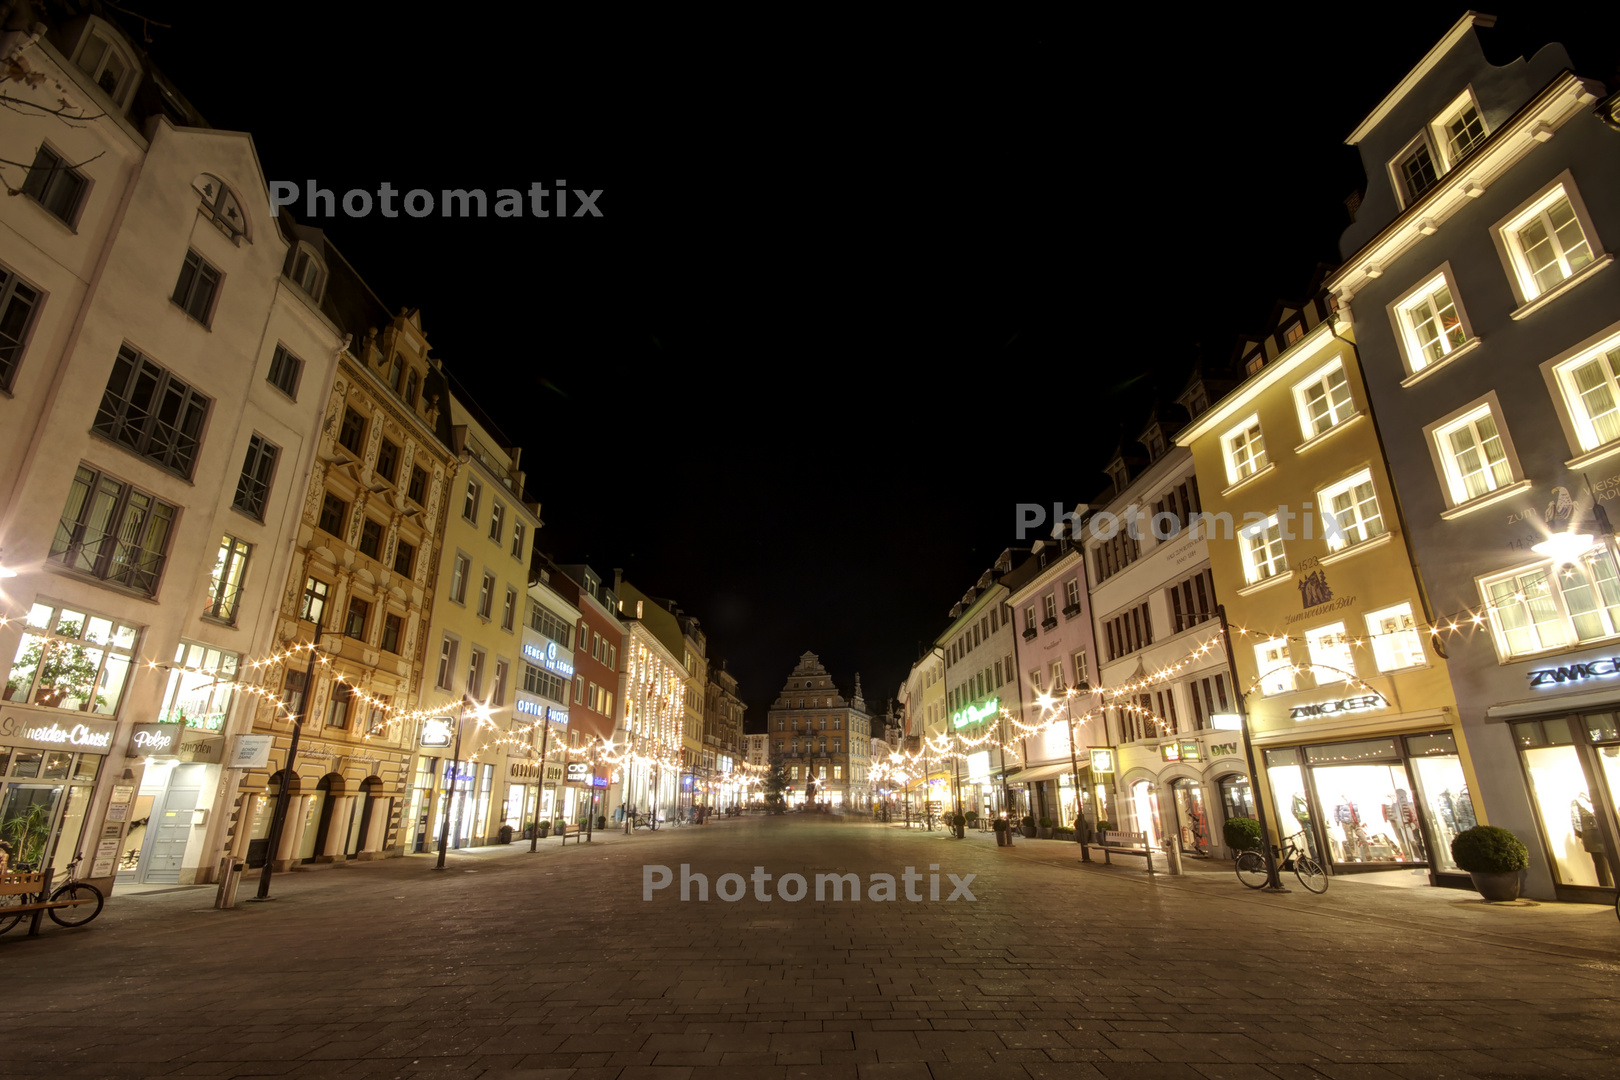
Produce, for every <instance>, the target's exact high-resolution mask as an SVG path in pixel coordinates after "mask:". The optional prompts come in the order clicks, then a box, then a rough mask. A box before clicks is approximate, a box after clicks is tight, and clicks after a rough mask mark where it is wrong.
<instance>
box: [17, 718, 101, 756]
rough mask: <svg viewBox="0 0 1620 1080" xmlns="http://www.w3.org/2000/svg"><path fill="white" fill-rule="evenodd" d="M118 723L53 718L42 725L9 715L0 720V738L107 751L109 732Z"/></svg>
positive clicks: (35, 744) (32, 743) (48, 745)
mask: <svg viewBox="0 0 1620 1080" xmlns="http://www.w3.org/2000/svg"><path fill="white" fill-rule="evenodd" d="M117 727H118V724H117V723H116V722H115V721H112V720H74V721H72V722H71V723H62V722H60V721H57V720H55V719H51V720H46V721H44V722H43V723H40V722H38V721H36V720H35V719H34V718H32V717H24V716H21V715H19V714H16V713H13V714H11V715H9V716H4V717H0V739H6V740H7V741H16V742H22V743H26V744H30V745H33V746H42V747H45V748H46V749H54V748H56V747H59V746H71V747H74V748H75V749H78V750H101V751H106V750H111V749H112V744H113V732H114V731H115V730H116V729H117Z"/></svg>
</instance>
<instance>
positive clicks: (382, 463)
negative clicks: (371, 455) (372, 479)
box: [375, 439, 399, 484]
mask: <svg viewBox="0 0 1620 1080" xmlns="http://www.w3.org/2000/svg"><path fill="white" fill-rule="evenodd" d="M375 472H376V474H377V475H378V476H380V477H382V478H383V479H384V480H386V481H388V482H389V483H390V484H392V483H393V482H394V477H395V476H396V475H398V473H399V447H398V446H397V445H395V444H394V443H392V442H389V441H388V440H387V439H384V440H382V442H381V444H380V445H379V446H378V447H377V468H376V470H375Z"/></svg>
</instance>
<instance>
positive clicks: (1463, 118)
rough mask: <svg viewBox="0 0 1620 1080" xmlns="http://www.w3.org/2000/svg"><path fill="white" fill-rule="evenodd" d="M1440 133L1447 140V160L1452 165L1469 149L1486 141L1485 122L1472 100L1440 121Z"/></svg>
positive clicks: (1465, 154)
mask: <svg viewBox="0 0 1620 1080" xmlns="http://www.w3.org/2000/svg"><path fill="white" fill-rule="evenodd" d="M1440 134H1441V135H1442V136H1444V138H1445V140H1446V161H1447V163H1449V164H1451V165H1456V164H1457V162H1459V161H1461V160H1462V159H1463V158H1464V157H1466V156H1467V154H1468V151H1470V150H1472V149H1473V148H1474V147H1476V146H1478V145H1479V144H1480V143H1482V142H1484V141H1485V122H1484V121H1483V120H1481V119H1480V118H1479V109H1478V108H1476V107H1475V105H1474V103H1473V101H1472V100H1470V101H1469V102H1468V103H1467V104H1465V105H1464V106H1463V107H1462V108H1461V109H1459V110H1457V112H1456V113H1454V114H1453V115H1452V116H1451V117H1449V118H1448V119H1446V120H1442V121H1441V122H1440Z"/></svg>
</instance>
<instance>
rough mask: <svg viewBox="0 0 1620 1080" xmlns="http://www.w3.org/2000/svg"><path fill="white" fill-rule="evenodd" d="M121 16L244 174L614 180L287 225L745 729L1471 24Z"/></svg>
mask: <svg viewBox="0 0 1620 1080" xmlns="http://www.w3.org/2000/svg"><path fill="white" fill-rule="evenodd" d="M138 10H139V11H140V12H141V14H143V15H146V16H148V17H149V18H151V19H153V20H156V21H158V22H165V23H170V24H172V28H170V29H163V28H160V27H157V26H153V27H152V28H151V31H150V33H151V38H152V41H151V43H150V44H149V45H148V48H149V49H150V51H151V53H152V55H153V58H154V60H155V62H156V63H157V64H158V65H159V66H160V67H162V68H163V69H164V70H165V71H166V72H167V73H168V74H169V75H170V76H171V77H172V78H173V80H174V81H175V82H176V83H177V84H178V85H179V87H180V89H181V90H182V91H183V92H184V93H185V94H186V95H187V96H188V97H190V98H191V99H192V101H193V103H194V104H195V105H196V106H197V107H198V108H199V109H200V110H201V112H202V113H203V115H204V116H206V117H207V118H208V120H209V122H210V123H211V124H212V125H214V126H216V127H220V128H228V129H235V130H245V131H249V132H251V133H252V134H253V137H254V141H255V144H256V145H257V148H258V152H259V157H260V160H261V161H262V163H263V165H264V168H265V171H266V173H267V175H268V177H269V178H270V179H274V180H292V181H296V182H298V183H299V184H300V186H302V185H303V183H304V182H305V181H306V180H307V179H309V178H311V177H313V178H315V179H316V180H318V181H319V183H320V185H321V186H322V187H325V188H331V189H333V190H334V192H335V193H336V194H337V195H338V196H339V197H341V195H342V193H343V192H344V191H345V190H346V189H349V188H363V189H366V190H368V191H372V192H375V191H376V190H377V188H378V186H379V184H380V183H381V182H382V181H385V180H386V181H389V182H390V183H392V184H393V185H394V186H395V187H396V188H399V189H401V190H403V189H408V188H417V187H420V188H426V189H429V190H432V191H434V192H435V193H437V191H438V190H440V189H442V188H445V187H463V188H475V187H481V188H485V189H486V190H487V191H489V192H490V194H491V197H492V198H493V194H494V191H495V189H497V188H519V189H524V190H527V189H528V187H529V186H530V184H531V183H533V182H535V181H540V182H543V183H544V184H545V185H546V187H548V188H551V187H554V186H555V182H556V181H558V180H566V181H567V187H569V188H570V189H575V188H582V189H585V190H591V189H595V188H601V189H602V191H603V194H602V195H601V197H600V199H599V200H598V203H597V205H598V207H599V208H600V209H601V211H602V213H603V217H601V218H599V219H598V218H573V217H570V218H567V219H559V218H557V217H555V216H553V217H551V218H547V219H544V220H541V219H536V218H533V217H525V218H522V219H511V220H503V219H498V218H495V217H493V216H491V217H489V218H487V219H484V220H477V219H459V218H452V219H444V218H441V217H439V216H437V209H436V211H435V215H434V216H433V217H430V218H425V219H422V220H414V219H411V218H409V217H406V216H403V215H401V216H400V217H398V218H394V219H384V218H382V217H381V216H380V214H378V213H377V212H376V211H375V210H374V211H373V213H372V215H371V216H370V217H369V218H366V219H364V220H352V219H349V218H347V217H344V216H342V214H341V211H340V212H339V216H338V217H337V218H336V219H313V218H308V217H306V216H304V215H300V217H301V219H302V220H304V221H305V222H306V223H307V224H312V225H317V226H321V227H323V228H326V229H327V231H328V235H329V237H330V238H331V239H332V240H333V241H334V242H335V243H336V245H337V246H338V247H339V248H340V249H341V250H342V251H343V252H344V253H345V254H346V255H347V257H348V258H349V259H350V261H351V262H352V263H353V264H354V265H355V266H356V268H357V269H358V270H359V271H360V273H361V274H362V275H363V276H364V277H365V278H366V279H367V280H368V281H369V283H370V284H371V286H372V288H373V289H374V290H375V291H376V292H377V294H378V295H379V296H380V297H381V298H382V300H383V301H384V303H386V304H387V305H389V306H390V307H391V308H394V309H396V310H397V309H398V308H399V307H401V306H407V305H408V306H412V307H420V308H421V309H422V321H423V325H424V327H425V328H426V330H427V333H428V336H429V339H430V340H431V341H432V343H433V345H434V348H435V353H436V355H438V356H440V357H442V358H443V360H444V362H445V364H446V366H447V367H448V368H449V369H450V370H451V371H452V372H453V373H454V374H455V376H456V377H457V378H458V379H459V380H460V381H461V382H462V383H463V384H464V385H465V386H466V387H467V388H468V389H469V390H470V391H471V392H472V394H473V396H474V397H475V398H476V399H477V400H478V402H479V404H480V405H481V406H482V407H483V408H484V410H485V411H486V412H487V413H489V414H490V415H491V416H492V417H493V418H494V419H495V421H496V422H497V423H498V424H499V425H500V427H501V428H502V429H503V430H504V433H505V434H506V435H507V436H508V437H509V438H510V439H511V440H512V441H513V442H516V443H517V444H519V445H521V446H522V447H523V448H524V457H523V464H524V466H525V468H526V469H527V471H528V475H529V481H528V484H529V493H530V495H531V497H533V498H537V499H539V500H540V501H541V502H542V504H543V516H544V518H545V521H546V525H545V528H544V530H543V531H542V532H541V534H540V537H539V541H538V542H539V543H540V545H541V547H542V549H543V550H545V551H547V552H549V553H550V554H551V555H552V556H553V557H554V558H555V559H556V560H557V561H559V562H578V561H588V562H590V563H591V564H592V565H593V566H594V567H595V568H596V569H597V570H598V571H600V572H601V573H603V574H604V575H606V576H610V575H611V574H612V571H613V569H614V568H615V567H622V568H624V570H625V573H626V576H627V577H629V578H630V579H631V580H633V581H634V582H635V583H636V584H637V585H638V586H639V587H641V588H642V589H644V590H645V591H647V592H649V593H652V594H653V595H658V596H668V597H672V598H674V599H675V600H676V601H677V602H678V603H680V604H681V606H682V607H683V608H685V609H686V610H687V611H689V612H691V613H693V614H695V615H697V616H698V617H699V618H700V619H702V621H703V625H704V627H705V629H706V631H707V633H708V635H709V651H710V656H711V659H712V658H719V657H723V658H725V659H726V661H727V664H728V667H729V669H730V670H731V671H732V672H733V673H734V674H735V675H737V676H738V678H739V679H740V680H741V682H742V689H743V695H744V699H745V700H746V701H747V702H748V704H749V714H748V715H749V720H750V727H757V726H760V725H762V724H763V721H764V711H765V709H766V707H767V706H768V703H769V701H770V700H771V699H772V698H773V697H774V695H775V692H776V691H777V689H779V688H780V686H781V685H782V683H783V681H784V680H785V679H786V677H787V674H788V672H789V670H790V669H791V668H792V666H793V664H794V662H795V660H796V659H797V657H798V656H799V654H800V653H802V652H804V651H805V650H807V649H809V650H814V651H816V652H818V653H820V655H821V657H822V659H823V661H825V662H826V663H827V665H828V667H829V668H830V670H831V671H832V673H833V675H834V676H835V677H836V678H837V679H838V681H839V682H840V684H841V685H842V686H843V687H844V689H845V690H846V692H847V690H848V688H849V684H850V683H851V681H852V677H853V675H854V673H855V672H856V671H857V670H858V671H860V672H861V674H862V678H863V683H864V686H865V690H866V695H867V700H868V703H869V704H870V705H872V706H873V707H881V705H882V704H883V703H884V702H886V701H887V699H888V698H889V697H890V696H891V695H892V694H893V693H894V691H895V688H896V686H897V685H898V683H899V681H900V680H901V679H903V678H904V676H905V674H906V672H907V671H908V670H909V666H910V664H911V662H912V660H913V659H915V658H916V656H917V654H918V649H919V643H921V642H925V641H928V640H930V639H932V638H933V637H934V636H935V635H937V634H938V633H939V632H941V631H942V630H943V628H944V625H945V622H946V613H947V611H948V610H949V608H950V607H951V605H952V604H953V603H954V602H955V601H956V599H957V598H958V597H959V596H961V594H962V593H963V592H964V591H965V590H966V589H967V588H968V586H969V585H970V584H971V583H972V582H973V580H974V579H975V578H977V577H978V575H979V574H980V573H981V572H982V571H983V570H984V569H985V568H986V567H988V566H989V565H990V563H991V562H992V561H993V560H994V559H995V557H996V555H997V553H998V552H1000V551H1001V550H1002V548H1004V547H1007V546H1009V545H1012V544H1015V543H1016V540H1015V533H1014V520H1015V519H1014V505H1015V504H1016V503H1018V502H1042V503H1046V504H1047V505H1048V506H1049V505H1050V504H1051V503H1052V502H1053V501H1054V500H1062V501H1065V502H1067V503H1070V504H1072V503H1074V502H1077V501H1082V500H1085V499H1088V498H1090V497H1092V496H1093V495H1095V494H1096V493H1097V491H1098V489H1099V488H1100V487H1101V486H1102V483H1103V478H1102V477H1101V475H1100V473H1099V471H1098V470H1099V469H1100V467H1101V465H1102V464H1103V460H1104V457H1105V455H1106V454H1107V453H1108V452H1109V451H1110V450H1111V449H1112V447H1113V445H1114V444H1115V442H1116V441H1117V440H1118V439H1119V437H1120V433H1121V429H1122V426H1123V427H1124V428H1125V429H1128V433H1129V434H1130V435H1134V434H1135V433H1136V432H1137V431H1139V430H1140V428H1141V425H1142V423H1143V419H1144V417H1145V416H1146V413H1147V408H1148V406H1149V404H1150V403H1151V400H1152V398H1153V395H1154V394H1155V393H1156V392H1159V393H1163V395H1164V396H1165V397H1167V398H1168V397H1173V396H1174V395H1175V394H1176V393H1177V392H1178V391H1179V390H1180V388H1181V386H1182V384H1183V382H1184V380H1185V378H1186V375H1187V372H1188V371H1189V370H1190V367H1191V365H1192V362H1193V359H1194V357H1195V355H1196V354H1197V351H1198V349H1199V348H1200V347H1202V349H1203V350H1204V352H1205V354H1206V355H1207V356H1208V357H1209V358H1210V359H1212V360H1217V361H1224V360H1225V359H1226V358H1227V356H1228V355H1229V353H1230V350H1231V348H1232V344H1233V340H1234V337H1235V335H1236V334H1238V333H1240V332H1243V331H1246V330H1250V331H1252V330H1254V329H1256V328H1258V327H1259V326H1260V324H1261V323H1262V322H1263V320H1264V318H1265V316H1266V314H1267V313H1268V312H1269V311H1270V309H1271V306H1272V303H1273V302H1274V301H1275V300H1276V299H1278V298H1280V297H1292V296H1296V295H1298V294H1299V293H1300V292H1301V291H1302V290H1303V289H1304V286H1305V284H1306V282H1307V280H1308V279H1309V277H1310V275H1311V271H1312V269H1313V267H1314V265H1315V264H1316V263H1317V262H1318V261H1326V262H1335V261H1337V258H1338V247H1337V244H1338V236H1339V233H1340V232H1341V231H1342V229H1343V228H1344V227H1345V226H1346V225H1347V224H1348V217H1347V215H1346V212H1345V209H1344V204H1343V200H1344V198H1345V196H1347V195H1348V194H1350V192H1351V191H1352V190H1354V189H1356V188H1358V187H1361V186H1362V185H1363V184H1364V183H1365V181H1364V179H1363V177H1362V173H1361V167H1360V162H1359V158H1358V155H1357V154H1356V152H1355V151H1354V149H1352V148H1350V147H1346V146H1344V145H1343V139H1344V136H1345V135H1346V134H1347V133H1348V132H1349V131H1350V130H1351V129H1352V128H1353V127H1354V126H1355V125H1356V124H1357V123H1358V122H1359V121H1360V120H1361V119H1362V117H1364V116H1365V115H1366V114H1367V113H1368V112H1370V111H1371V110H1372V109H1373V107H1374V106H1375V105H1376V104H1377V103H1378V101H1379V100H1380V99H1381V98H1382V97H1383V95H1384V94H1385V93H1386V92H1388V90H1389V89H1390V88H1392V87H1393V86H1394V84H1395V83H1396V82H1397V81H1398V80H1399V79H1400V78H1401V77H1402V76H1403V75H1404V74H1405V72H1406V71H1407V70H1408V69H1409V68H1410V67H1411V66H1412V65H1413V64H1415V63H1417V61H1418V60H1419V59H1420V58H1421V57H1422V55H1423V54H1424V52H1426V51H1427V50H1428V49H1429V48H1430V47H1431V46H1432V45H1433V44H1434V43H1435V42H1436V41H1437V40H1438V39H1439V37H1440V36H1441V35H1442V34H1443V33H1444V32H1445V31H1446V30H1447V29H1448V28H1449V27H1450V26H1451V25H1452V24H1453V23H1454V22H1455V21H1456V19H1457V18H1458V17H1460V16H1461V15H1462V13H1463V8H1462V7H1460V6H1451V5H1432V6H1428V7H1424V6H1420V5H1402V6H1400V7H1399V8H1394V7H1391V8H1389V9H1387V11H1383V12H1381V11H1379V10H1378V9H1377V8H1376V7H1371V6H1367V5H1357V6H1353V7H1348V8H1346V7H1343V6H1339V7H1337V8H1332V9H1329V8H1317V9H1306V8H1304V7H1301V6H1298V5H1295V6H1291V7H1288V8H1279V9H1277V10H1276V11H1272V12H1267V11H1264V10H1262V9H1258V8H1256V9H1249V8H1243V9H1238V8H1224V9H1223V8H1203V9H1190V10H1193V11H1194V14H1191V15H1188V16H1183V17H1172V15H1171V13H1168V12H1166V11H1164V10H1163V9H1159V8H1146V7H1142V8H1135V9H1133V8H1130V7H1125V8H1120V9H1117V11H1126V12H1128V11H1131V10H1141V11H1143V12H1144V13H1145V14H1144V16H1143V21H1142V22H1141V24H1140V25H1137V26H1131V25H1129V24H1127V23H1123V22H1119V21H1117V16H1111V17H1110V18H1109V19H1108V20H1106V21H1104V20H1087V19H1083V18H1082V19H1078V20H1072V21H1070V20H1066V21H1063V22H1045V21H1041V20H1037V19H1033V18H1030V17H1024V18H1010V17H1008V16H1007V15H1005V14H998V15H995V16H990V15H988V14H987V13H985V12H979V13H978V14H977V15H976V16H975V17H974V18H973V19H971V20H968V19H958V18H957V17H956V13H955V10H954V9H941V11H938V12H929V13H928V15H927V19H926V20H924V19H920V18H919V19H917V20H914V21H911V22H905V23H896V24H881V23H877V22H872V21H868V20H867V19H866V18H864V17H863V18H860V19H848V20H840V21H837V22H828V21H821V22H817V21H813V20H812V19H811V18H810V17H808V16H806V17H804V18H803V19H801V20H799V21H794V20H791V19H783V20H781V21H773V22H766V21H755V20H758V19H760V16H758V15H757V13H755V14H746V13H747V12H748V9H744V8H727V9H724V11H725V15H726V17H725V18H722V19H719V20H716V21H712V22H702V21H699V20H697V19H695V18H693V17H692V16H691V15H690V14H689V13H683V16H682V18H681V19H680V20H679V21H675V22H670V23H663V24H653V23H648V22H644V21H641V19H640V17H639V16H638V17H637V19H636V21H634V22H632V21H627V16H625V15H624V14H623V13H613V12H609V11H605V10H604V11H602V12H600V14H599V15H598V17H597V21H594V22H587V23H574V22H572V21H567V20H565V19H563V18H561V17H559V12H558V10H557V9H556V8H554V7H553V6H551V5H535V6H533V7H526V8H524V9H522V14H519V13H517V11H516V10H515V9H514V10H513V11H510V12H509V11H506V10H505V9H504V8H501V7H499V6H495V5H440V6H437V7H435V8H428V7H426V6H421V7H397V6H391V5H390V6H385V5H375V6H373V7H371V8H369V9H366V8H363V7H362V6H361V5H345V6H342V7H338V6H337V5H327V6H324V7H323V8H321V9H320V11H321V14H320V15H319V17H318V18H314V17H310V18H305V17H302V16H298V15H296V14H293V13H291V12H290V11H288V10H286V9H282V8H263V9H261V8H254V9H252V10H251V14H250V12H249V9H248V8H246V7H238V8H237V9H235V10H236V11H237V12H239V13H238V14H232V15H228V16H222V11H226V10H230V9H220V8H218V7H217V6H216V7H212V8H210V7H207V6H203V5H194V4H177V3H170V2H159V0H149V2H148V3H146V4H144V5H143V6H141V7H140V8H139V9H138ZM803 10H805V11H814V13H815V14H817V15H819V14H821V12H820V11H819V10H815V9H803ZM920 10H921V9H919V11H920ZM963 10H964V11H965V10H966V9H963ZM1091 10H1102V9H1099V8H1092V9H1091ZM1111 10H1115V9H1111ZM1490 10H1493V11H1494V12H1495V13H1496V14H1497V15H1498V17H1499V22H1498V24H1497V27H1496V28H1495V29H1492V30H1488V31H1485V37H1484V40H1485V42H1486V50H1487V55H1489V56H1490V57H1491V59H1492V60H1493V61H1494V62H1497V63H1502V62H1505V61H1506V60H1508V59H1511V58H1513V57H1515V56H1519V55H1529V53H1530V52H1531V51H1533V50H1534V49H1535V48H1536V47H1538V46H1539V45H1541V44H1543V43H1545V42H1547V41H1558V40H1561V41H1563V42H1564V43H1565V44H1566V45H1567V46H1568V47H1569V48H1570V51H1571V53H1572V55H1573V57H1574V60H1575V66H1576V69H1577V71H1579V72H1580V73H1581V74H1585V75H1589V76H1595V77H1598V78H1608V79H1610V81H1611V84H1614V82H1615V78H1616V72H1617V68H1620V19H1617V17H1616V16H1615V15H1614V14H1612V11H1613V8H1612V6H1611V7H1610V9H1609V10H1610V11H1611V14H1608V15H1605V16H1598V17H1600V18H1604V19H1606V20H1607V21H1606V22H1605V23H1603V24H1601V25H1600V24H1594V23H1593V22H1592V21H1590V20H1591V19H1592V18H1593V17H1594V16H1593V15H1592V14H1591V12H1592V11H1593V8H1590V7H1585V8H1574V7H1570V6H1567V5H1545V4H1543V5H1532V4H1522V3H1515V4H1509V5H1497V6H1496V7H1494V8H1492V9H1490ZM261 12H265V13H269V16H270V20H271V21H270V22H269V23H268V24H267V23H266V22H265V21H264V15H261ZM424 16H425V17H424ZM222 17H223V18H226V19H236V20H240V22H239V24H238V25H232V24H231V23H230V22H222V21H221V20H222ZM775 17H776V16H774V15H773V18H775ZM1577 18H1579V19H1581V20H1582V21H1581V22H1579V23H1577V22H1575V21H1574V20H1576V19H1577ZM993 20H994V21H993ZM571 205H573V203H572V200H571ZM294 209H295V210H298V209H302V205H301V204H300V205H299V206H298V207H295V208H294Z"/></svg>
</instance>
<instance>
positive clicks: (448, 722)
mask: <svg viewBox="0 0 1620 1080" xmlns="http://www.w3.org/2000/svg"><path fill="white" fill-rule="evenodd" d="M455 726H456V722H455V721H454V720H452V719H450V717H448V716H430V717H428V718H427V719H426V720H424V721H422V745H423V746H426V747H430V748H433V749H438V750H443V749H444V748H445V747H447V746H449V745H450V744H451V743H452V742H454V741H455V737H456V736H455Z"/></svg>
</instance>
